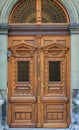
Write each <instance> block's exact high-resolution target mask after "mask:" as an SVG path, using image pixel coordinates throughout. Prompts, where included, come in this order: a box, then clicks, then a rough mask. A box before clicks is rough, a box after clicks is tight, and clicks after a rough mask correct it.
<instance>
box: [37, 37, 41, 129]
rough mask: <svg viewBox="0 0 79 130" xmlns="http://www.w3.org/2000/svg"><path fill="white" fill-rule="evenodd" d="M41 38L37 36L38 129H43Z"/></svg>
mask: <svg viewBox="0 0 79 130" xmlns="http://www.w3.org/2000/svg"><path fill="white" fill-rule="evenodd" d="M40 39H41V36H37V45H38V50H37V80H38V83H37V87H38V93H37V108H38V123H37V127H41V110H40V106H41V101H40V99H41V88H40V87H41V85H40V41H41V40H40Z"/></svg>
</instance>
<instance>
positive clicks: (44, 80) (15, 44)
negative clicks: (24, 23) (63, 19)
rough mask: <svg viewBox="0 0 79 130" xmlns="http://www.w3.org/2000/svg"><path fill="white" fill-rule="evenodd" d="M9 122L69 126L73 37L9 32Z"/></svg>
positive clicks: (29, 124) (15, 124) (15, 125)
mask: <svg viewBox="0 0 79 130" xmlns="http://www.w3.org/2000/svg"><path fill="white" fill-rule="evenodd" d="M9 50H10V51H11V56H10V59H9V62H8V64H9V65H8V66H9V68H8V72H9V73H8V75H9V76H8V77H9V89H8V91H9V94H8V115H9V116H8V124H9V126H10V127H45V128H47V127H49V128H58V127H61V128H63V127H64V128H65V127H68V125H69V122H70V118H69V114H70V108H69V107H70V106H69V105H70V102H69V98H70V95H69V94H70V89H69V81H70V80H69V77H70V73H69V72H70V71H69V52H70V51H69V37H68V36H62V37H61V36H40V35H37V36H9Z"/></svg>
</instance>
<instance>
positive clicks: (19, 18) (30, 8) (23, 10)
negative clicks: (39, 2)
mask: <svg viewBox="0 0 79 130" xmlns="http://www.w3.org/2000/svg"><path fill="white" fill-rule="evenodd" d="M11 23H36V1H35V0H24V2H22V3H21V4H20V5H19V6H18V7H17V8H16V9H15V11H14V12H13V15H12V18H11Z"/></svg>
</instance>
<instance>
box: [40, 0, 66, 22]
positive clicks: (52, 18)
mask: <svg viewBox="0 0 79 130" xmlns="http://www.w3.org/2000/svg"><path fill="white" fill-rule="evenodd" d="M42 23H67V18H66V14H65V13H64V11H63V9H62V8H61V7H60V6H59V5H58V4H57V3H56V2H55V1H54V0H42Z"/></svg>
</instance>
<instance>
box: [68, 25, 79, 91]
mask: <svg viewBox="0 0 79 130" xmlns="http://www.w3.org/2000/svg"><path fill="white" fill-rule="evenodd" d="M70 31H71V89H78V88H79V25H71V26H70Z"/></svg>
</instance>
